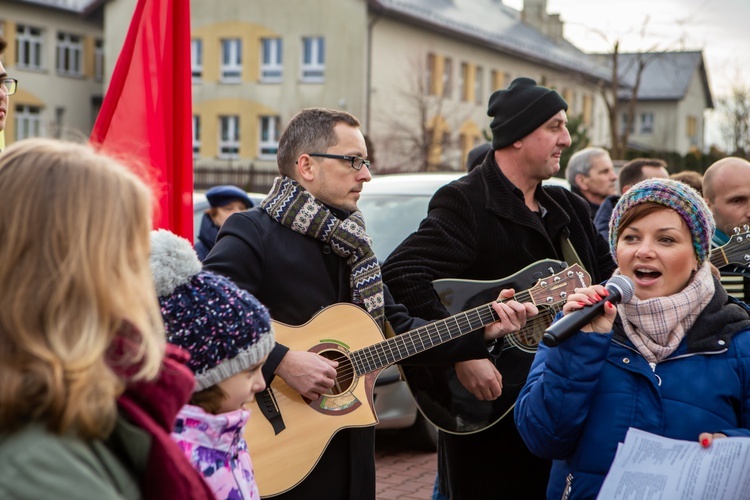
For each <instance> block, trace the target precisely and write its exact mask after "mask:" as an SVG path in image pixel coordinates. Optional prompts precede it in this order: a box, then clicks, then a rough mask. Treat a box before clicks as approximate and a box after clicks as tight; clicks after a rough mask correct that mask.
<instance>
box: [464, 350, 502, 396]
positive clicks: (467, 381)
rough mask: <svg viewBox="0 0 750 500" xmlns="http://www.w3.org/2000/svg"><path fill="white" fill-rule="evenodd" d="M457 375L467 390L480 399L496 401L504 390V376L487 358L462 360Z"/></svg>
mask: <svg viewBox="0 0 750 500" xmlns="http://www.w3.org/2000/svg"><path fill="white" fill-rule="evenodd" d="M454 368H455V369H456V376H457V377H458V380H459V381H460V382H461V384H462V385H463V386H464V387H465V388H466V390H467V391H469V392H470V393H472V394H473V395H474V397H475V398H477V399H478V400H480V401H494V400H495V399H497V398H499V397H500V395H501V394H502V392H503V376H502V375H501V374H500V372H499V371H497V368H495V364H494V363H493V362H492V361H490V360H489V359H487V358H484V359H470V360H468V361H460V362H458V363H456V364H455V365H454Z"/></svg>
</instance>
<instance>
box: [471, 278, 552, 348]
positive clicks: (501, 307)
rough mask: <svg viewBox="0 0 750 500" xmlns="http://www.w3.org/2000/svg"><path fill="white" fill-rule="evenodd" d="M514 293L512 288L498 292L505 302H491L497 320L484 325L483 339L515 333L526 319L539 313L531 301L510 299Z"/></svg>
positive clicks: (492, 338) (489, 339)
mask: <svg viewBox="0 0 750 500" xmlns="http://www.w3.org/2000/svg"><path fill="white" fill-rule="evenodd" d="M515 294H516V292H515V290H513V289H512V288H508V289H505V290H503V291H501V292H500V295H498V299H501V300H506V301H507V302H493V303H492V308H493V309H494V310H495V313H496V314H497V316H498V320H497V321H496V322H494V323H492V324H491V325H487V326H486V327H484V340H485V342H490V341H492V340H494V339H497V338H500V337H503V336H505V335H508V334H509V333H515V332H517V331H519V330H520V329H521V328H523V326H524V325H525V324H526V319H527V318H530V317H532V316H536V315H537V314H539V309H537V307H536V306H535V305H534V304H533V303H531V302H517V301H515V300H508V299H512V298H513V296H514V295H515Z"/></svg>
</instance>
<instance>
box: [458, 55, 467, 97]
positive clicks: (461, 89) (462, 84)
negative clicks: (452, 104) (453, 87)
mask: <svg viewBox="0 0 750 500" xmlns="http://www.w3.org/2000/svg"><path fill="white" fill-rule="evenodd" d="M469 68H470V66H469V64H468V63H461V73H460V74H459V75H458V95H460V96H461V100H462V101H468V100H469Z"/></svg>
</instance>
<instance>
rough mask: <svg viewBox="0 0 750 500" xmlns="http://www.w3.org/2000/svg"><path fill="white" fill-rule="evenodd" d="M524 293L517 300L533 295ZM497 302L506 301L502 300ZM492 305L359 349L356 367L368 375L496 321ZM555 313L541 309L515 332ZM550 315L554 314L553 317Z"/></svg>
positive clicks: (354, 358) (354, 353)
mask: <svg viewBox="0 0 750 500" xmlns="http://www.w3.org/2000/svg"><path fill="white" fill-rule="evenodd" d="M524 293H525V292H522V293H519V294H517V295H516V297H515V300H518V301H519V302H527V301H528V300H529V297H528V294H526V295H527V296H524ZM497 302H504V301H502V300H498V301H497ZM492 304H493V302H490V303H488V304H484V305H481V306H479V307H475V308H474V309H470V310H468V311H464V312H462V313H459V314H456V315H454V316H451V317H449V318H445V319H443V320H439V321H435V322H433V323H429V324H427V325H424V326H421V327H419V328H416V329H414V330H411V331H409V332H407V333H403V334H401V335H396V336H394V337H391V338H389V339H387V340H384V341H383V342H379V343H377V344H374V345H371V346H367V347H365V348H362V349H358V350H356V351H354V352H352V361H353V363H354V366H355V369H356V370H357V373H358V374H359V375H364V374H367V373H370V372H372V371H375V370H378V369H380V368H384V367H386V366H389V365H392V364H393V363H397V362H399V361H401V360H403V359H406V358H408V357H410V356H414V355H415V354H419V353H421V352H424V351H426V350H427V349H430V348H432V347H436V346H439V345H441V344H444V343H446V342H448V341H451V340H453V339H456V338H458V337H461V336H463V335H466V334H467V333H470V332H473V331H474V330H478V329H480V328H483V327H485V326H487V325H489V324H492V323H494V322H495V321H497V320H498V319H500V318H499V317H498V315H497V313H496V312H495V310H494V309H493V308H492ZM555 312H556V311H555V310H554V308H551V309H548V308H540V310H539V314H538V315H537V316H534V318H531V319H530V320H529V322H528V323H527V324H526V326H524V327H523V328H522V329H521V331H520V332H518V333H516V334H514V335H518V334H522V333H523V332H524V331H526V330H528V329H531V328H533V327H534V324H533V323H532V321H533V320H536V321H538V319H537V318H539V319H550V320H551V316H553V315H554V314H555ZM546 316H550V318H547V317H546ZM537 324H538V323H537Z"/></svg>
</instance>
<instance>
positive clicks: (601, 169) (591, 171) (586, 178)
mask: <svg viewBox="0 0 750 500" xmlns="http://www.w3.org/2000/svg"><path fill="white" fill-rule="evenodd" d="M565 178H566V179H568V182H570V190H571V191H573V192H574V193H575V194H577V195H579V196H583V198H584V199H585V200H586V201H588V202H589V208H590V210H591V220H592V221H593V220H594V217H595V216H596V212H597V210H599V206H600V205H601V204H602V202H603V201H604V200H605V199H606V198H607V196H611V195H613V194H615V182H616V181H617V174H615V166H614V164H613V163H612V158H610V157H609V153H608V152H607V150H606V149H602V148H585V149H582V150H580V151H577V152H576V153H575V154H573V156H571V157H570V160H568V166H567V169H566V170H565Z"/></svg>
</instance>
